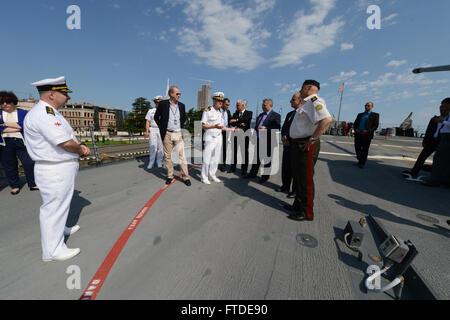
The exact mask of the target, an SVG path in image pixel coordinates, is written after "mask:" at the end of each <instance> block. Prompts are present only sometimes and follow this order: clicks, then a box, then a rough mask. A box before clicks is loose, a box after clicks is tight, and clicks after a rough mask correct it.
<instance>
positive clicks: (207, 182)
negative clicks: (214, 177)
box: [202, 179, 211, 184]
mask: <svg viewBox="0 0 450 320" xmlns="http://www.w3.org/2000/svg"><path fill="white" fill-rule="evenodd" d="M202 182H203V183H204V184H211V182H209V180H208V179H206V180H203V179H202Z"/></svg>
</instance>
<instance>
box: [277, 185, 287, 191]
mask: <svg viewBox="0 0 450 320" xmlns="http://www.w3.org/2000/svg"><path fill="white" fill-rule="evenodd" d="M288 190H289V189H287V188H285V187H283V186H281V187H280V188H276V189H275V191H276V192H287V191H288Z"/></svg>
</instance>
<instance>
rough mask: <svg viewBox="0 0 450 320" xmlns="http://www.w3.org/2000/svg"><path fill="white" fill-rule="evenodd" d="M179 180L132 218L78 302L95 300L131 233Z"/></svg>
mask: <svg viewBox="0 0 450 320" xmlns="http://www.w3.org/2000/svg"><path fill="white" fill-rule="evenodd" d="M197 166H198V165H194V166H193V167H192V168H191V169H190V170H192V169H194V168H195V167H197ZM190 170H189V171H190ZM180 178H181V174H180V175H179V176H177V177H176V178H175V179H174V180H173V181H172V183H171V184H168V185H165V186H164V187H163V188H161V189H160V190H159V191H158V192H156V193H155V194H154V195H153V197H151V199H150V200H149V201H148V202H147V203H146V204H145V206H144V207H143V208H142V209H141V211H139V213H138V214H137V215H136V217H134V219H133V220H131V222H130V224H129V225H128V227H127V228H126V229H125V231H124V232H123V233H122V235H121V236H120V238H119V239H118V240H117V241H116V243H115V244H114V246H113V247H112V249H111V251H110V252H109V253H108V255H107V256H106V258H105V260H104V261H103V263H102V264H101V265H100V268H99V269H98V270H97V272H96V273H95V275H94V277H93V278H92V280H91V281H90V282H89V284H88V286H87V287H86V289H85V290H84V292H83V294H82V295H81V297H80V299H79V300H95V298H96V297H97V295H98V293H99V292H100V290H101V288H102V286H103V284H104V283H105V281H106V278H107V277H108V274H109V272H110V271H111V269H112V267H113V266H114V263H115V262H116V260H117V258H118V257H119V255H120V253H121V252H122V250H123V248H124V247H125V245H126V244H127V242H128V239H129V238H130V237H131V235H132V234H133V232H134V231H135V230H136V228H137V227H138V226H139V224H140V223H141V221H142V220H143V219H144V217H145V215H146V214H147V213H148V212H149V211H150V208H151V207H152V206H153V205H154V204H155V202H156V201H157V200H158V199H159V197H160V196H161V195H162V194H163V192H164V191H166V190H167V189H168V188H169V187H170V186H171V185H172V184H174V183H175V182H176V181H178V179H180Z"/></svg>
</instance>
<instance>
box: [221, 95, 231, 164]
mask: <svg viewBox="0 0 450 320" xmlns="http://www.w3.org/2000/svg"><path fill="white" fill-rule="evenodd" d="M230 104H231V103H230V99H228V98H225V99H223V105H222V108H220V112H221V113H222V119H223V125H224V127H225V128H229V127H230V121H231V112H230V110H228V108H229V107H230ZM227 132H228V131H227V130H223V131H222V163H221V164H220V165H219V170H220V171H222V172H225V171H226V170H227V145H228V143H227Z"/></svg>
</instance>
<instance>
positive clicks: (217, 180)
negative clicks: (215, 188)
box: [211, 176, 222, 183]
mask: <svg viewBox="0 0 450 320" xmlns="http://www.w3.org/2000/svg"><path fill="white" fill-rule="evenodd" d="M211 179H212V180H213V181H214V182H218V183H220V182H222V180H220V179H219V178H217V177H216V176H214V177H211Z"/></svg>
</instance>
